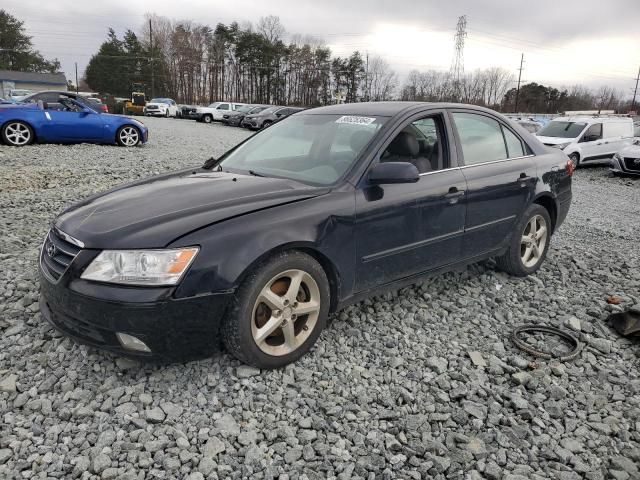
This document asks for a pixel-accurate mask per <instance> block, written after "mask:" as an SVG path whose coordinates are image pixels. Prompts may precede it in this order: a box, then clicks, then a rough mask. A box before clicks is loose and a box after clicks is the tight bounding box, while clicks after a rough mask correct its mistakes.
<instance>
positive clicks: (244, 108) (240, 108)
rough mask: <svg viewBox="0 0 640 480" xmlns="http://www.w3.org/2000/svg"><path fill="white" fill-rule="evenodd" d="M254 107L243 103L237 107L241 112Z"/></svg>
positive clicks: (237, 110)
mask: <svg viewBox="0 0 640 480" xmlns="http://www.w3.org/2000/svg"><path fill="white" fill-rule="evenodd" d="M252 108H253V107H252V106H250V105H241V106H239V107H238V108H236V112H240V113H246V112H248V111H250V110H251V109H252Z"/></svg>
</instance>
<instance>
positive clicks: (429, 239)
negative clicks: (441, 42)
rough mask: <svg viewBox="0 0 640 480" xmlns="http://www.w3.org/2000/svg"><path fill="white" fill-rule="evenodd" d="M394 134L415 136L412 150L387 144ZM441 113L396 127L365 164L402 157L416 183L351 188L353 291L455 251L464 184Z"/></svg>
mask: <svg viewBox="0 0 640 480" xmlns="http://www.w3.org/2000/svg"><path fill="white" fill-rule="evenodd" d="M400 134H409V135H412V136H413V137H415V138H416V139H417V141H418V144H419V147H418V149H419V150H418V151H417V153H415V154H412V155H407V152H401V151H400V152H399V151H397V150H395V149H394V148H393V143H394V140H395V138H396V137H397V136H398V135H400ZM449 138H451V135H450V128H449V126H448V118H447V116H446V113H445V112H444V111H430V112H428V113H422V114H417V115H414V116H413V117H411V118H410V119H408V120H407V121H405V122H404V124H403V125H401V126H399V127H398V129H397V130H396V131H395V132H394V134H393V135H392V136H391V137H390V138H389V140H388V141H387V142H386V143H385V144H384V145H383V146H382V148H381V149H380V151H379V152H378V155H377V158H376V160H374V163H373V164H372V166H371V167H373V166H374V165H375V164H377V163H378V162H384V161H408V162H411V163H414V165H416V167H417V168H418V171H419V172H420V179H419V181H418V182H417V183H405V184H396V185H369V184H367V182H366V175H365V177H363V180H362V182H361V184H360V186H359V188H358V189H357V190H356V227H355V232H356V256H357V257H356V261H357V266H356V290H357V291H364V290H368V289H371V288H374V287H376V286H380V285H383V284H385V283H389V282H392V281H394V280H398V279H401V278H405V277H409V276H411V275H414V274H418V273H421V272H425V271H428V270H433V269H436V268H438V267H440V266H443V265H446V264H448V263H452V262H453V261H455V260H457V259H458V258H459V257H460V254H461V248H462V235H463V230H464V223H465V212H466V203H465V190H466V182H465V179H464V176H463V175H462V173H461V171H460V169H459V168H458V167H457V166H456V165H455V162H453V163H452V158H453V159H455V154H453V152H455V146H453V149H452V148H451V145H450V144H449Z"/></svg>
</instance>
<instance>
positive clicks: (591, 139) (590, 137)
mask: <svg viewBox="0 0 640 480" xmlns="http://www.w3.org/2000/svg"><path fill="white" fill-rule="evenodd" d="M596 140H599V137H598V135H585V136H584V137H582V141H583V142H595V141H596Z"/></svg>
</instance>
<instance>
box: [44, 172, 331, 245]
mask: <svg viewBox="0 0 640 480" xmlns="http://www.w3.org/2000/svg"><path fill="white" fill-rule="evenodd" d="M327 192H328V189H326V188H318V187H312V186H308V185H305V184H301V183H298V182H295V181H292V180H284V179H277V178H267V177H255V176H251V175H239V174H232V173H223V172H212V171H210V170H205V169H200V168H199V169H196V170H193V169H190V170H188V171H181V172H175V173H171V174H167V175H163V176H159V177H152V178H149V179H146V180H142V181H139V182H135V183H132V184H128V185H123V186H120V187H117V188H115V189H113V190H110V191H108V192H105V193H102V194H98V195H95V196H93V197H90V198H87V199H85V200H83V201H82V202H80V203H78V204H76V205H73V206H72V207H70V208H68V209H67V210H65V211H64V212H63V213H62V214H61V215H60V216H59V217H58V218H57V219H56V221H55V222H54V224H55V226H56V227H57V228H58V229H60V230H61V231H63V232H64V233H66V234H68V235H71V236H72V237H74V238H76V239H78V240H80V241H81V242H83V243H84V245H85V247H86V248H97V249H102V248H113V249H122V248H162V247H165V246H166V245H168V244H170V243H171V242H172V241H174V240H176V239H177V238H179V237H181V236H183V235H186V234H188V233H190V232H192V231H194V230H198V229H200V228H203V227H206V226H208V225H211V224H214V223H218V222H221V221H224V220H226V219H229V218H234V217H238V216H241V215H246V214H248V213H251V212H255V211H258V210H263V209H267V208H271V207H275V206H277V205H282V204H285V203H291V202H296V201H301V200H305V199H308V198H312V197H316V196H318V195H322V194H324V193H327Z"/></svg>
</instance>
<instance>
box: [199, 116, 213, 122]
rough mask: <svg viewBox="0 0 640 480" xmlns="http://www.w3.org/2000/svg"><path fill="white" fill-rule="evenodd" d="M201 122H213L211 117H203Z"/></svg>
mask: <svg viewBox="0 0 640 480" xmlns="http://www.w3.org/2000/svg"><path fill="white" fill-rule="evenodd" d="M202 121H203V122H204V123H211V122H213V117H212V116H211V115H203V117H202Z"/></svg>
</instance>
